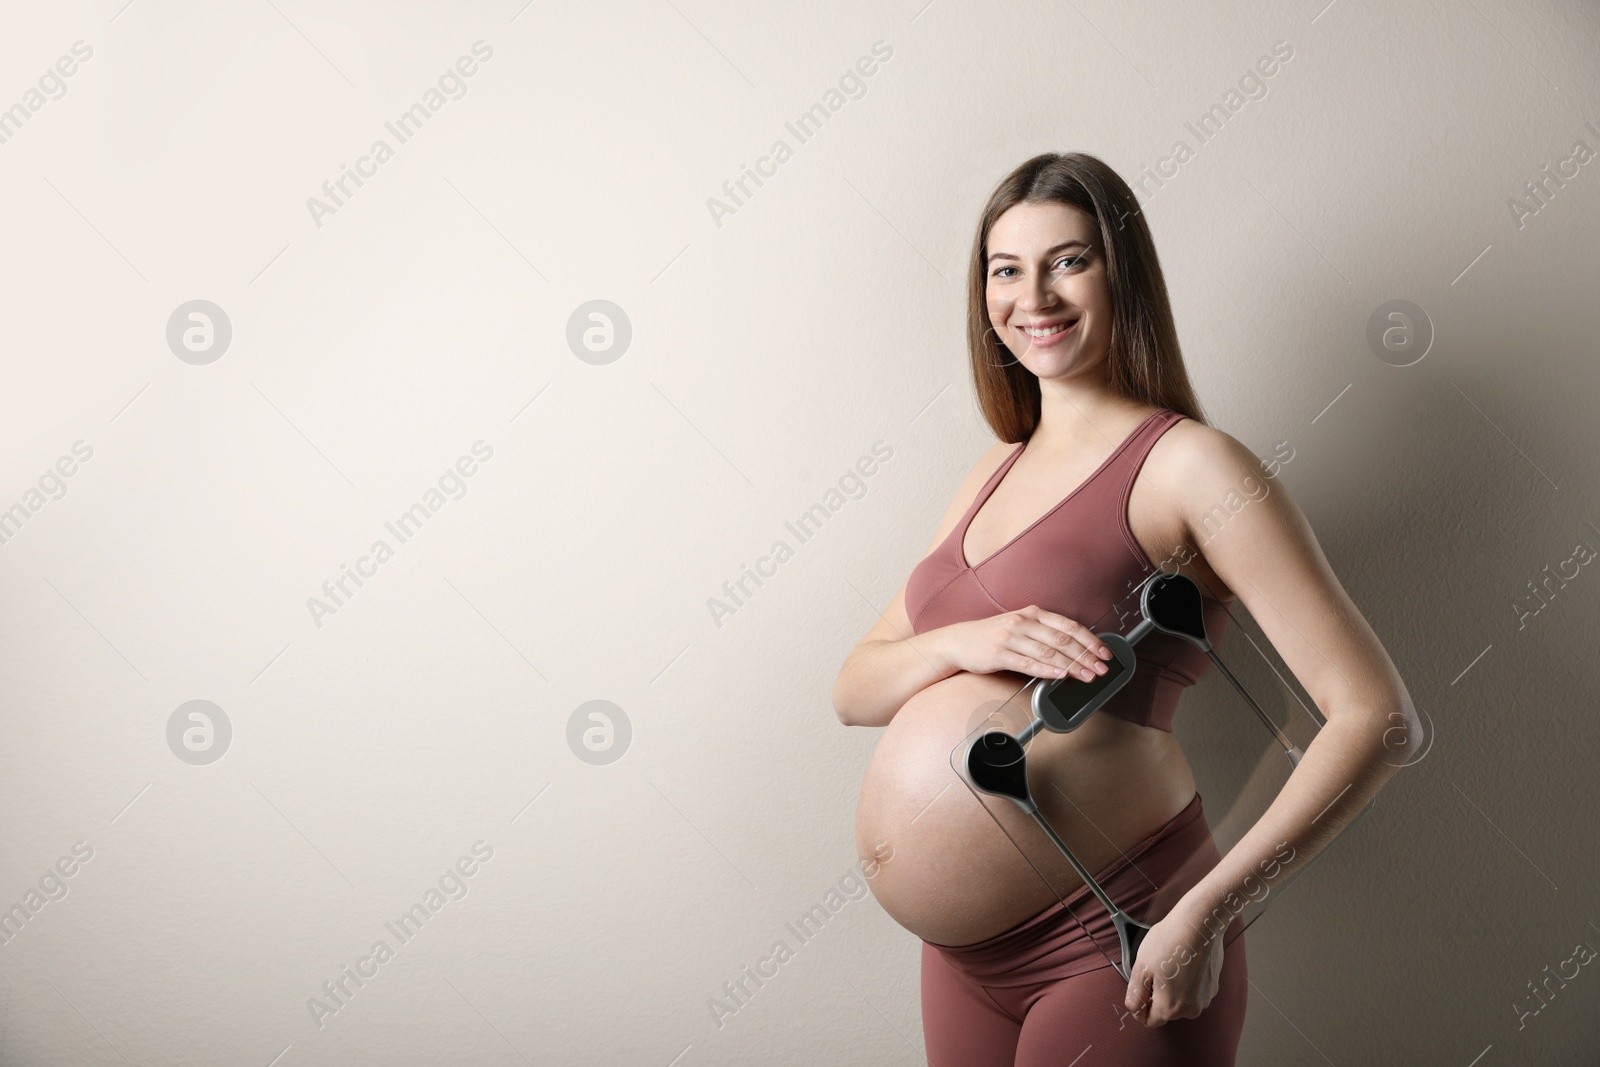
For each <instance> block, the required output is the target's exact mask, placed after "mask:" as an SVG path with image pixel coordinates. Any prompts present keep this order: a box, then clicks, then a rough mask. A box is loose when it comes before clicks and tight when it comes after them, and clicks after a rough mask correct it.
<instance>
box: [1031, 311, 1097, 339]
mask: <svg viewBox="0 0 1600 1067" xmlns="http://www.w3.org/2000/svg"><path fill="white" fill-rule="evenodd" d="M1081 317H1082V316H1079V318H1081ZM1078 321H1079V320H1078V319H1055V320H1053V321H1050V322H1030V323H1024V324H1022V325H1019V326H1018V327H1017V329H1019V330H1021V331H1022V333H1023V334H1024V336H1026V337H1028V338H1029V339H1030V340H1034V341H1042V340H1049V339H1050V338H1051V337H1059V336H1061V334H1063V333H1068V332H1070V331H1071V328H1072V327H1073V326H1075V325H1077V323H1078ZM1062 326H1065V327H1066V329H1065V330H1062V329H1057V327H1062ZM1052 329H1054V330H1056V332H1055V333H1050V334H1045V335H1044V336H1043V337H1037V336H1035V335H1034V334H1032V333H1031V332H1029V331H1031V330H1052Z"/></svg>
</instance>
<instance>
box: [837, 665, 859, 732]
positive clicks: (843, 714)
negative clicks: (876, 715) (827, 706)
mask: <svg viewBox="0 0 1600 1067" xmlns="http://www.w3.org/2000/svg"><path fill="white" fill-rule="evenodd" d="M849 705H850V699H849V694H848V693H846V692H845V685H844V673H843V672H842V671H841V672H840V674H839V678H838V680H837V681H835V682H834V683H833V714H834V717H835V718H836V719H838V720H839V725H841V726H856V725H858V723H857V722H856V720H855V719H854V718H853V717H852V716H851V714H850V707H849Z"/></svg>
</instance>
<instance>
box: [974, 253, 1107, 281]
mask: <svg viewBox="0 0 1600 1067" xmlns="http://www.w3.org/2000/svg"><path fill="white" fill-rule="evenodd" d="M1087 262H1089V260H1088V258H1087V257H1086V256H1062V257H1061V258H1060V259H1058V260H1056V266H1058V267H1059V266H1061V265H1062V264H1063V263H1065V264H1066V265H1067V268H1068V269H1069V270H1070V269H1071V268H1073V267H1080V266H1082V265H1083V264H1085V263H1087ZM1016 269H1017V268H1015V267H996V268H995V271H994V274H993V275H992V277H995V278H1004V277H1008V275H1007V274H1006V273H1005V272H1006V271H1008V270H1016Z"/></svg>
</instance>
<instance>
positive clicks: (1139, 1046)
mask: <svg viewBox="0 0 1600 1067" xmlns="http://www.w3.org/2000/svg"><path fill="white" fill-rule="evenodd" d="M1220 858H1221V856H1220V854H1219V853H1218V851H1217V845H1216V841H1215V840H1213V839H1212V836H1211V828H1210V826H1209V825H1207V823H1206V820H1205V815H1204V811H1203V809H1202V807H1201V802H1200V794H1199V793H1196V794H1195V796H1194V799H1193V800H1191V801H1189V806H1188V807H1186V808H1184V809H1183V811H1181V812H1179V813H1178V814H1177V815H1175V816H1173V817H1172V819H1171V820H1170V821H1169V822H1168V823H1167V824H1166V825H1165V826H1163V827H1162V828H1161V829H1160V830H1157V831H1156V832H1155V833H1154V834H1151V835H1150V836H1149V837H1147V838H1145V839H1144V840H1143V841H1141V842H1139V844H1137V845H1135V846H1134V847H1133V848H1132V849H1130V850H1129V852H1128V854H1127V855H1126V856H1125V857H1123V858H1122V859H1118V860H1116V861H1115V862H1114V863H1112V864H1111V865H1110V866H1109V867H1106V868H1105V869H1104V870H1102V871H1097V872H1096V873H1095V879H1096V880H1097V881H1098V882H1099V883H1100V884H1101V886H1102V887H1103V888H1104V889H1105V891H1106V893H1107V895H1109V896H1110V897H1111V899H1112V900H1114V901H1116V902H1117V905H1118V906H1119V907H1120V908H1122V910H1123V911H1125V912H1126V913H1127V914H1128V915H1130V916H1132V917H1133V918H1135V919H1139V920H1141V921H1143V922H1148V923H1152V924H1153V923H1154V921H1155V919H1154V918H1152V916H1160V915H1164V914H1166V912H1167V911H1168V910H1170V909H1171V907H1172V906H1173V905H1174V904H1176V903H1177V901H1178V898H1179V897H1181V896H1182V895H1183V894H1184V893H1185V892H1186V891H1187V890H1188V889H1189V888H1190V887H1191V886H1193V885H1194V884H1195V883H1196V882H1198V881H1199V880H1200V879H1201V878H1203V877H1205V875H1206V873H1207V872H1208V871H1209V870H1211V868H1212V867H1214V866H1215V865H1216V863H1217V861H1218V860H1219V859H1220ZM1074 915H1076V918H1074ZM1080 922H1081V925H1080ZM1084 927H1088V930H1089V934H1085V932H1084ZM1242 928H1243V920H1241V919H1239V918H1238V917H1235V918H1234V919H1233V922H1232V924H1231V925H1229V927H1228V929H1227V931H1226V932H1225V933H1224V935H1223V944H1224V945H1225V946H1226V949H1225V951H1224V953H1223V963H1222V976H1221V979H1220V983H1219V985H1218V988H1217V995H1216V996H1215V997H1214V998H1213V999H1212V1001H1211V1003H1210V1004H1208V1005H1207V1006H1206V1008H1205V1010H1204V1011H1202V1012H1201V1013H1200V1016H1199V1018H1196V1019H1174V1020H1173V1021H1172V1022H1169V1023H1166V1024H1164V1025H1162V1026H1158V1027H1154V1028H1148V1027H1146V1026H1145V1025H1144V1024H1143V1023H1141V1022H1139V1021H1138V1020H1137V1019H1135V1018H1134V1017H1133V1016H1132V1015H1130V1014H1128V1012H1127V1010H1126V1009H1125V1008H1124V1007H1123V998H1124V997H1125V996H1126V995H1127V992H1128V985H1127V983H1126V982H1124V981H1123V980H1122V978H1121V977H1120V976H1119V975H1118V974H1117V972H1116V970H1115V969H1113V968H1112V966H1111V960H1110V959H1107V957H1106V954H1109V955H1110V956H1111V957H1112V958H1120V957H1119V950H1118V948H1117V934H1116V928H1115V927H1114V926H1113V925H1112V923H1111V917H1110V916H1109V915H1108V914H1107V913H1106V910H1105V908H1104V907H1102V906H1101V904H1100V902H1099V900H1098V899H1096V898H1095V897H1094V896H1093V895H1092V894H1091V893H1090V892H1089V887H1088V886H1082V887H1080V888H1079V889H1078V890H1077V891H1075V892H1074V893H1073V894H1072V895H1071V896H1069V897H1068V898H1067V900H1066V902H1065V904H1064V905H1063V904H1059V903H1057V904H1052V905H1050V906H1049V907H1048V908H1046V909H1045V910H1044V911H1042V912H1040V913H1039V914H1037V915H1035V916H1034V917H1033V918H1031V919H1026V920H1024V921H1023V922H1022V923H1021V924H1020V925H1018V926H1014V927H1012V928H1011V929H1010V930H1006V931H1005V932H1003V933H1000V934H996V935H995V936H994V937H991V938H988V939H987V940H984V941H979V942H977V943H976V944H972V945H958V946H951V945H935V944H932V943H931V942H927V941H924V942H923V943H922V1032H923V1038H924V1040H925V1042H926V1044H927V1049H928V1063H929V1064H930V1065H931V1067H1069V1065H1071V1067H1168V1065H1172V1067H1177V1065H1183V1067H1233V1062H1234V1054H1235V1053H1236V1052H1237V1050H1238V1047H1239V1034H1240V1031H1242V1030H1243V1029H1244V1013H1245V1002H1246V999H1247V993H1248V987H1247V985H1246V981H1245V978H1246V971H1245V952H1244V939H1243V937H1241V936H1239V935H1240V933H1241V931H1242ZM1090 935H1092V939H1091V937H1090ZM1097 943H1098V946H1099V947H1097ZM1101 947H1103V948H1104V949H1105V953H1106V954H1102V952H1101Z"/></svg>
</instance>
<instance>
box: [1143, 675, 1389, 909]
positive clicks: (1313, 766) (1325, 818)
mask: <svg viewBox="0 0 1600 1067" xmlns="http://www.w3.org/2000/svg"><path fill="white" fill-rule="evenodd" d="M1397 719H1398V720H1400V721H1403V722H1404V723H1405V724H1406V725H1407V726H1408V727H1410V726H1411V725H1412V722H1413V720H1414V719H1415V711H1413V710H1411V709H1410V704H1409V701H1408V700H1407V699H1406V698H1405V697H1404V696H1403V695H1402V696H1400V697H1397V698H1396V700H1395V702H1394V704H1393V705H1392V706H1384V707H1378V708H1372V707H1368V708H1362V709H1356V708H1349V709H1346V710H1344V711H1343V712H1341V713H1339V714H1337V715H1330V716H1329V721H1328V723H1327V725H1325V726H1324V727H1323V728H1322V729H1321V731H1319V732H1318V734H1317V736H1316V738H1315V739H1314V740H1313V741H1312V742H1311V744H1310V745H1309V746H1307V748H1306V750H1305V754H1304V755H1302V756H1301V758H1300V763H1299V765H1298V766H1297V767H1296V768H1295V769H1294V772H1293V773H1292V774H1290V776H1289V780H1288V781H1287V782H1286V783H1285V784H1284V786H1283V789H1282V790H1281V791H1280V792H1279V793H1278V796H1277V797H1276V798H1275V799H1274V800H1273V802H1272V804H1271V805H1270V806H1269V807H1268V808H1267V810H1266V811H1265V812H1264V813H1262V815H1261V818H1260V819H1258V820H1257V821H1256V824H1255V825H1254V826H1252V827H1251V828H1250V830H1249V832H1247V833H1246V834H1245V835H1244V836H1243V837H1241V838H1240V839H1239V841H1238V843H1237V844H1235V845H1234V846H1233V848H1231V849H1229V850H1228V854H1227V855H1225V856H1223V857H1222V860H1221V862H1220V863H1218V864H1217V866H1216V867H1215V868H1213V869H1212V870H1211V871H1210V873H1208V874H1207V875H1206V876H1205V877H1204V878H1202V879H1201V880H1200V882H1198V883H1197V884H1196V885H1195V886H1194V887H1193V888H1191V889H1190V890H1189V892H1187V893H1186V894H1184V896H1183V899H1182V900H1181V901H1179V903H1178V905H1177V906H1176V907H1175V908H1174V909H1173V910H1174V913H1181V914H1182V915H1183V916H1184V918H1185V919H1186V920H1187V921H1188V922H1189V923H1190V924H1191V925H1193V926H1195V927H1196V928H1197V929H1199V930H1200V932H1201V935H1202V936H1203V937H1205V938H1207V939H1209V938H1210V937H1211V936H1214V935H1215V934H1217V933H1220V932H1221V929H1223V928H1226V926H1227V925H1228V923H1229V922H1231V921H1232V918H1233V917H1234V916H1236V915H1238V914H1239V913H1240V912H1241V911H1243V910H1244V908H1245V906H1246V905H1248V904H1250V903H1252V902H1256V901H1260V900H1263V899H1265V898H1266V897H1267V896H1268V895H1270V894H1271V892H1272V891H1273V889H1275V888H1277V887H1278V886H1281V885H1283V884H1284V882H1286V881H1287V880H1288V879H1289V878H1290V877H1291V876H1292V875H1293V874H1294V873H1295V872H1296V871H1297V870H1299V869H1301V868H1302V867H1304V866H1305V865H1306V864H1308V863H1310V862H1311V861H1312V860H1313V859H1315V858H1316V856H1317V855H1318V854H1319V853H1320V852H1322V850H1323V849H1325V848H1327V847H1328V846H1329V845H1331V844H1332V843H1333V842H1334V840H1335V839H1336V838H1337V837H1338V836H1339V834H1340V833H1341V832H1342V831H1343V830H1344V828H1345V827H1346V826H1348V825H1349V824H1350V823H1351V822H1352V821H1353V820H1354V819H1355V818H1356V816H1357V815H1358V814H1360V812H1361V810H1362V809H1363V808H1365V807H1366V805H1367V802H1368V801H1369V800H1371V799H1372V798H1373V797H1374V796H1376V795H1377V793H1378V791H1379V790H1381V789H1382V788H1383V786H1384V783H1386V782H1387V781H1388V780H1389V778H1390V777H1391V776H1393V775H1394V773H1395V772H1396V771H1397V770H1398V769H1399V768H1400V767H1401V766H1403V765H1404V762H1405V757H1406V753H1407V751H1409V750H1408V749H1407V748H1406V745H1405V743H1401V744H1398V745H1397V743H1396V737H1397V734H1396V730H1397V727H1396V721H1397ZM1419 733H1420V731H1418V730H1415V729H1407V730H1406V731H1405V735H1406V738H1409V739H1413V740H1414V739H1416V738H1417V737H1418V736H1419ZM1404 740H1405V739H1404V738H1403V739H1402V742H1404Z"/></svg>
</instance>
